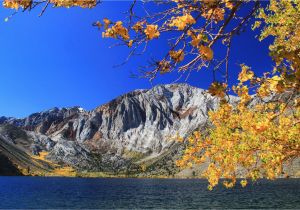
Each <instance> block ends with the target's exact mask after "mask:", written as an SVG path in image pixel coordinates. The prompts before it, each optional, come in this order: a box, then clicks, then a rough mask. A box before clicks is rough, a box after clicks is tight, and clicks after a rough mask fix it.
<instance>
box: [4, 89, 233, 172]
mask: <svg viewBox="0 0 300 210" xmlns="http://www.w3.org/2000/svg"><path fill="white" fill-rule="evenodd" d="M231 100H232V101H233V102H234V101H236V100H237V99H236V98H234V97H231ZM217 107H218V99H217V98H215V97H212V96H211V95H209V94H208V93H206V91H204V90H202V89H199V88H195V87H192V86H189V85H187V84H172V85H159V86H156V87H154V88H152V89H150V90H136V91H133V92H130V93H128V94H125V95H123V96H120V97H118V98H116V99H114V100H113V101H111V102H109V103H107V104H104V105H102V106H99V107H97V108H96V109H94V110H91V111H85V110H83V109H82V108H80V107H73V108H62V109H58V108H54V109H51V110H48V111H45V112H40V113H35V114H32V115H30V116H29V117H27V118H24V119H15V118H5V117H2V118H0V124H2V126H0V134H1V135H2V139H5V141H6V142H10V143H11V144H13V145H15V144H16V142H15V139H16V138H13V137H10V135H11V134H9V132H7V129H5V126H4V125H6V126H7V125H11V126H14V128H15V129H14V130H15V131H16V130H19V132H23V139H27V140H28V142H29V143H28V145H27V146H26V147H25V146H21V149H22V150H24V148H25V150H26V151H27V152H29V153H32V154H35V155H37V154H39V152H41V151H48V152H49V155H48V156H47V159H48V160H50V161H52V162H55V163H57V164H60V165H68V166H72V167H73V168H75V169H76V170H78V171H102V172H109V173H115V174H119V173H126V174H143V175H174V174H176V173H178V172H179V171H178V170H179V169H177V168H176V166H175V165H174V162H175V160H176V158H178V157H179V156H180V155H181V153H182V150H183V148H184V145H183V144H178V143H177V141H176V140H175V139H174V136H176V135H177V134H178V135H181V136H183V137H186V136H187V135H188V134H190V133H191V132H193V131H194V130H196V129H202V128H205V127H207V126H208V119H207V118H208V116H207V113H208V111H209V110H212V109H215V108H217ZM1 128H2V129H1ZM0 137H1V136H0ZM19 139H20V138H19ZM141 168H143V170H142V169H141ZM145 168H146V169H145Z"/></svg>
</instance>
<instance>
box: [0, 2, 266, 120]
mask: <svg viewBox="0 0 300 210" xmlns="http://www.w3.org/2000/svg"><path fill="white" fill-rule="evenodd" d="M129 4H130V2H129V1H123V2H116V1H111V2H104V3H103V4H102V5H100V6H98V7H97V8H96V9H92V10H89V9H80V8H72V9H52V8H49V9H48V10H47V11H46V13H45V14H44V15H43V16H42V17H38V13H39V12H40V9H37V10H36V11H33V12H31V13H28V12H25V13H19V14H17V15H15V16H14V17H13V18H12V19H10V20H9V21H8V22H5V21H4V19H5V17H7V16H9V15H10V14H12V13H13V10H8V9H3V8H0V46H1V48H0V61H1V62H0V101H1V103H0V116H2V115H3V116H14V117H24V116H27V115H29V114H31V113H34V112H38V111H42V110H46V109H49V108H52V107H70V106H82V107H83V108H85V109H87V110H90V109H93V108H95V107H97V106H99V105H101V104H103V103H105V102H108V101H109V100H111V99H113V98H115V97H117V96H119V95H121V94H123V93H126V92H129V91H132V90H135V89H142V88H151V84H150V83H149V82H148V81H147V80H146V79H133V78H130V72H136V69H137V68H138V67H139V66H140V65H143V64H145V63H146V62H147V60H148V59H149V58H150V57H151V56H155V57H159V56H160V55H163V54H165V52H166V51H167V50H168V48H167V45H166V44H165V42H164V40H155V41H153V42H151V45H150V48H149V49H148V51H147V53H146V55H144V56H141V57H135V58H133V59H131V60H130V61H129V62H128V63H127V64H126V65H124V66H121V67H118V68H114V67H113V66H114V65H116V64H119V63H120V62H121V61H122V60H123V59H125V58H126V56H127V54H128V52H129V51H128V48H127V47H115V48H109V46H110V45H111V44H113V43H114V41H113V40H108V39H102V38H101V32H99V31H98V30H97V29H96V28H94V27H92V23H93V22H95V21H96V20H101V19H103V18H104V17H110V18H111V19H114V20H118V19H122V18H123V17H124V15H123V12H124V11H126V9H127V8H129ZM254 35H255V34H254V33H253V32H251V31H247V32H246V33H244V34H242V35H241V36H239V37H236V38H235V39H234V43H233V48H232V56H231V62H230V69H231V80H232V81H234V79H236V77H237V72H238V71H239V66H238V65H237V64H238V63H243V62H244V63H246V64H248V65H250V66H252V67H253V69H255V70H258V71H263V70H268V69H269V68H270V67H271V62H270V59H269V57H268V49H267V48H268V44H267V43H266V42H262V43H260V42H258V41H257V40H256V39H255V38H254ZM215 50H216V49H215ZM162 53H163V54H162ZM216 56H217V55H216ZM177 76H178V75H177V74H170V75H165V76H163V77H159V78H158V79H156V80H155V81H154V83H153V84H154V85H155V84H165V83H171V82H173V81H174V80H175V79H176V78H177ZM211 81H212V76H211V72H210V71H208V70H202V71H201V72H199V73H194V74H193V75H192V76H191V77H190V79H189V80H188V81H187V82H188V83H190V84H191V85H193V86H197V87H201V88H207V87H208V85H209V83H210V82H211ZM181 82H184V81H183V80H181Z"/></svg>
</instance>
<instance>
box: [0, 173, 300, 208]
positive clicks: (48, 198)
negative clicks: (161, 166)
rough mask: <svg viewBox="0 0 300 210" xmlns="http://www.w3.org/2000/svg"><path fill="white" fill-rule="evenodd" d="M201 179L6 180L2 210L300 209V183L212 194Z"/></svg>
mask: <svg viewBox="0 0 300 210" xmlns="http://www.w3.org/2000/svg"><path fill="white" fill-rule="evenodd" d="M206 187H207V182H206V181H205V180H199V179H187V180H178V179H102V178H46V177H0V208H1V209H9V208H13V209H18V208H22V209H24V208H25V209H44V208H48V209H49V208H50V209H55V208H60V209H61V208H67V209H71V208H73V209H81V208H84V209H95V208H96V209H113V208H118V209H120V208H123V209H146V208H153V209H199V208H214V209H216V208H222V209H224V208H251V209H252V208H269V209H274V208H284V209H287V208H292V209H300V179H288V180H284V179H279V180H276V181H266V180H261V181H259V182H257V183H255V184H250V185H249V186H248V187H246V188H241V187H239V186H237V187H235V188H234V189H224V188H223V187H218V188H216V189H214V190H213V191H208V190H207V188H206Z"/></svg>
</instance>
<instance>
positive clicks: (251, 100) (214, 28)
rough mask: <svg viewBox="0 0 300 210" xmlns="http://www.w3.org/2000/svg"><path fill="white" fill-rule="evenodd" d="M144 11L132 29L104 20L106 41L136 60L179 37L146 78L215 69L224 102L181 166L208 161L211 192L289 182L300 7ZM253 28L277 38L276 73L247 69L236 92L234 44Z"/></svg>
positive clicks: (255, 4) (297, 137) (297, 122)
mask: <svg viewBox="0 0 300 210" xmlns="http://www.w3.org/2000/svg"><path fill="white" fill-rule="evenodd" d="M47 2H48V4H52V5H53V6H55V7H58V6H62V7H71V6H80V7H83V8H92V7H94V6H96V4H97V2H96V1H93V0H88V1H87V0H86V1H81V0H77V1H76V0H70V1H65V0H50V1H47ZM35 4H36V3H35V2H33V1H32V0H18V1H17V0H5V1H4V2H3V5H4V6H5V7H8V8H14V9H18V8H19V7H21V8H23V9H25V10H26V9H31V8H32V7H33V6H34V5H35ZM136 4H137V2H136V1H133V3H132V7H131V8H130V11H129V13H128V14H129V17H128V19H126V24H125V23H124V21H121V20H115V21H114V20H110V19H108V18H104V19H103V20H101V21H97V22H95V24H94V26H96V27H98V28H99V29H100V30H102V36H103V37H104V38H113V39H116V40H118V41H119V42H120V43H121V44H123V45H125V46H127V47H128V48H129V50H130V56H132V55H135V54H139V53H141V52H140V51H139V50H140V49H142V52H144V51H145V50H146V48H147V45H148V44H149V43H150V42H151V41H153V40H155V39H160V38H161V36H162V34H171V36H172V39H170V40H167V41H168V43H170V49H169V51H168V52H166V53H165V56H164V57H162V58H159V59H157V60H155V61H154V62H152V63H151V64H150V65H149V66H147V68H146V69H145V70H144V71H143V76H145V77H147V78H149V79H150V80H153V79H154V78H156V76H157V75H158V74H166V73H169V72H172V71H175V70H177V71H178V72H179V74H181V75H183V74H186V73H187V75H189V72H190V71H193V70H196V71H198V70H201V69H203V68H210V67H213V69H214V71H213V73H214V81H213V82H212V84H211V86H210V87H209V89H208V92H209V93H211V94H212V95H215V96H217V97H219V98H220V108H219V109H218V110H215V111H213V110H212V111H210V113H209V119H210V121H211V127H210V128H209V129H208V131H205V132H203V133H200V132H198V131H197V132H195V133H194V134H193V135H191V136H190V137H189V138H188V139H187V141H188V142H189V145H188V147H187V149H186V150H185V153H184V155H183V157H182V159H181V160H179V161H178V162H177V164H178V166H180V167H189V166H191V165H194V164H200V163H203V162H208V163H209V164H208V166H207V168H206V170H205V172H204V174H203V175H204V176H205V177H206V178H207V179H208V181H209V189H212V188H213V187H214V186H216V185H217V184H218V183H219V180H220V178H225V180H224V181H223V184H224V185H225V186H226V187H233V186H234V185H235V184H236V182H237V178H238V177H243V178H244V179H243V180H242V181H241V182H240V184H241V185H242V186H243V187H244V186H246V185H247V179H251V180H256V179H258V178H262V177H264V178H268V179H274V178H276V177H278V176H282V175H283V176H284V170H283V168H284V165H286V164H289V163H291V162H292V161H293V160H294V159H296V158H299V157H300V146H299V145H300V99H299V90H300V2H299V1H290V0H271V1H270V2H267V4H264V5H262V4H261V2H260V1H230V0H193V1H182V0H172V1H162V2H161V1H159V2H157V5H158V8H159V6H160V5H163V6H165V5H167V6H168V7H166V8H167V9H165V10H162V11H161V10H160V11H159V12H156V13H154V14H146V15H145V16H143V17H139V16H137V15H135V13H134V6H135V5H136ZM245 5H246V8H247V12H244V13H242V15H241V13H239V11H240V9H241V8H245ZM253 23H254V24H253ZM229 26H230V27H229ZM248 26H252V30H256V31H258V32H259V34H260V35H259V37H258V38H259V40H260V41H263V40H264V39H265V38H268V37H272V38H273V40H274V41H273V42H272V44H271V45H270V46H269V50H270V56H271V57H272V59H273V60H274V68H273V69H269V70H266V71H265V74H264V75H263V76H257V75H256V74H255V69H251V67H249V66H247V65H246V64H241V66H240V68H241V71H240V74H239V76H238V78H237V84H236V85H235V86H233V87H229V86H228V77H229V74H230V69H229V67H228V60H229V58H230V48H231V40H232V38H233V37H234V36H236V35H238V34H241V33H242V31H243V30H244V29H245V28H247V27H248ZM248 28H249V27H248ZM216 43H220V44H222V46H223V47H225V49H226V51H227V53H226V55H225V56H224V59H222V60H221V61H218V60H216V59H215V54H216V53H218V52H215V51H214V50H213V49H214V46H215V45H216ZM245 62H246V61H245ZM258 62H259V61H258ZM213 64H214V66H212V65H213ZM220 66H223V67H224V68H225V71H223V72H218V73H219V74H221V76H219V77H216V75H215V74H216V72H217V71H216V70H215V69H218V68H217V67H220ZM216 78H219V79H216ZM230 91H233V92H235V93H236V95H238V96H239V101H238V102H236V103H231V102H230V100H229V97H228V93H229V92H230ZM250 92H251V93H253V92H254V93H255V96H253V95H251V94H250Z"/></svg>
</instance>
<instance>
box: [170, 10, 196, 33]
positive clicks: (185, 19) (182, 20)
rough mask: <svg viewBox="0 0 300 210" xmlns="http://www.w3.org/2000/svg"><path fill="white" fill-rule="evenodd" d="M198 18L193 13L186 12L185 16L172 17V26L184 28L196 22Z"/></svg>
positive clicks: (179, 28)
mask: <svg viewBox="0 0 300 210" xmlns="http://www.w3.org/2000/svg"><path fill="white" fill-rule="evenodd" d="M195 23H196V20H195V19H194V18H193V16H192V15H191V14H185V15H183V16H179V17H175V18H172V20H171V23H170V24H169V26H170V27H177V29H178V30H184V29H185V28H186V26H187V25H192V24H195Z"/></svg>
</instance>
